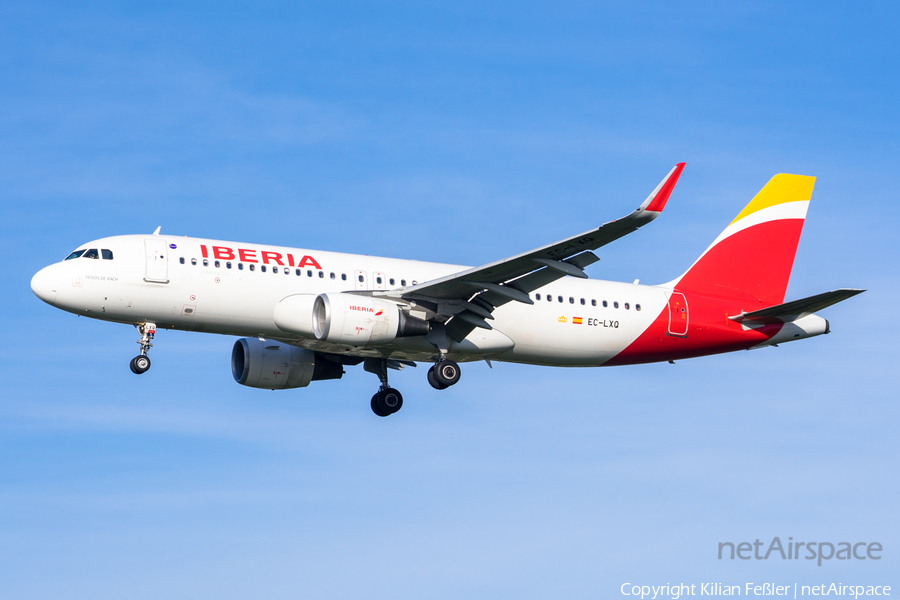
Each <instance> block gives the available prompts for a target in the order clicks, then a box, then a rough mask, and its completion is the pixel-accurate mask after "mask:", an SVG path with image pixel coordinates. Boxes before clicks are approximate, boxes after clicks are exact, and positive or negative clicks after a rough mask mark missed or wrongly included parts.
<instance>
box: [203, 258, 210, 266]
mask: <svg viewBox="0 0 900 600" xmlns="http://www.w3.org/2000/svg"><path fill="white" fill-rule="evenodd" d="M203 266H204V267H208V266H209V261H208V260H207V259H205V258H204V259H203Z"/></svg>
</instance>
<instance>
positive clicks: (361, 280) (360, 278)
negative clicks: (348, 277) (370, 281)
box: [358, 275, 363, 283]
mask: <svg viewBox="0 0 900 600" xmlns="http://www.w3.org/2000/svg"><path fill="white" fill-rule="evenodd" d="M358 279H359V282H360V283H362V282H363V276H362V275H360V276H359V277H358Z"/></svg>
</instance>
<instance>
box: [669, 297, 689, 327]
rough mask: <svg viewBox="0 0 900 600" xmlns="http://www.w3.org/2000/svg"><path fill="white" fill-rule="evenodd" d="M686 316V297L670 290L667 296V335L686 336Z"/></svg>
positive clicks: (687, 315)
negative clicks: (670, 292) (669, 294)
mask: <svg viewBox="0 0 900 600" xmlns="http://www.w3.org/2000/svg"><path fill="white" fill-rule="evenodd" d="M688 317H689V313H688V305H687V298H685V297H684V294H682V293H681V292H672V295H671V296H669V335H674V336H677V337H687V334H688Z"/></svg>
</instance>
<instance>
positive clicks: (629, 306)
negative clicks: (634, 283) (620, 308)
mask: <svg viewBox="0 0 900 600" xmlns="http://www.w3.org/2000/svg"><path fill="white" fill-rule="evenodd" d="M630 308H631V305H630V304H628V303H627V302H626V303H625V310H629V309H630Z"/></svg>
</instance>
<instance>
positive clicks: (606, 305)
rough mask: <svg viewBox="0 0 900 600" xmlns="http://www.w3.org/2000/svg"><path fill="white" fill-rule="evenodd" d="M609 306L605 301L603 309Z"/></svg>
mask: <svg viewBox="0 0 900 600" xmlns="http://www.w3.org/2000/svg"><path fill="white" fill-rule="evenodd" d="M608 306H609V305H608V304H607V303H606V300H604V301H603V308H606V307H608Z"/></svg>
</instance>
